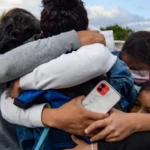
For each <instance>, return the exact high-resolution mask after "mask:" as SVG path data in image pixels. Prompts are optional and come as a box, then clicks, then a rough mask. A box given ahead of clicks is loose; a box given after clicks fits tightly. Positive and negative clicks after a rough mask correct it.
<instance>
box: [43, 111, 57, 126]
mask: <svg viewBox="0 0 150 150" xmlns="http://www.w3.org/2000/svg"><path fill="white" fill-rule="evenodd" d="M42 123H43V125H44V126H48V127H53V128H56V109H51V108H44V109H43V112H42Z"/></svg>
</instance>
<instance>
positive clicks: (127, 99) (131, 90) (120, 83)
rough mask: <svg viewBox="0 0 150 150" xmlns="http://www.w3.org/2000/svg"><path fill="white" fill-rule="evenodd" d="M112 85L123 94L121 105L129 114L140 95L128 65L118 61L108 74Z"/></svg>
mask: <svg viewBox="0 0 150 150" xmlns="http://www.w3.org/2000/svg"><path fill="white" fill-rule="evenodd" d="M108 78H109V82H110V84H111V85H112V86H113V87H114V88H115V89H116V90H117V91H118V92H119V93H120V94H121V100H120V102H119V103H120V105H121V107H122V109H123V110H124V111H125V112H127V111H128V110H129V109H130V108H131V107H132V105H133V103H134V102H135V100H136V97H137V95H138V92H137V90H136V89H135V86H134V78H133V76H132V74H131V72H130V70H129V68H128V67H127V66H126V64H125V63H124V62H123V61H121V60H120V59H118V60H117V61H116V63H115V65H114V66H113V67H112V68H111V69H110V71H109V73H108Z"/></svg>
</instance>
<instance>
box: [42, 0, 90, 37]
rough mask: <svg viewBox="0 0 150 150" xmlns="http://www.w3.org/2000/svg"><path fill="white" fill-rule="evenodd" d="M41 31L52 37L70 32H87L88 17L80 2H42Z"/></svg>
mask: <svg viewBox="0 0 150 150" xmlns="http://www.w3.org/2000/svg"><path fill="white" fill-rule="evenodd" d="M42 3H43V7H44V9H43V11H42V13H41V30H42V32H43V33H44V35H45V36H46V37H47V36H52V35H57V34H60V33H62V32H67V31H70V30H73V29H74V30H76V31H80V30H87V28H88V16H87V11H86V9H85V7H84V4H83V2H82V1H81V0H42Z"/></svg>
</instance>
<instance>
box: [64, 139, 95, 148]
mask: <svg viewBox="0 0 150 150" xmlns="http://www.w3.org/2000/svg"><path fill="white" fill-rule="evenodd" d="M72 140H73V141H74V142H75V143H76V144H77V146H76V147H75V148H73V149H65V150H90V149H91V145H90V144H87V143H85V142H84V141H83V140H81V139H78V138H77V137H76V136H72ZM94 150H97V144H94Z"/></svg>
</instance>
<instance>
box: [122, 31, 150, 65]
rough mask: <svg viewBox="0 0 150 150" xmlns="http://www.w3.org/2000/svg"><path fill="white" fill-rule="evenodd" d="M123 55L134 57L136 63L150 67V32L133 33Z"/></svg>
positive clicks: (126, 43) (123, 50) (125, 45)
mask: <svg viewBox="0 0 150 150" xmlns="http://www.w3.org/2000/svg"><path fill="white" fill-rule="evenodd" d="M121 54H122V55H123V54H125V55H128V56H130V57H132V59H133V60H136V62H142V63H144V64H146V65H150V32H147V31H139V32H135V33H133V34H132V35H131V36H130V37H129V38H128V39H127V41H126V42H125V44H124V46H123V48H122V51H121Z"/></svg>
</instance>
